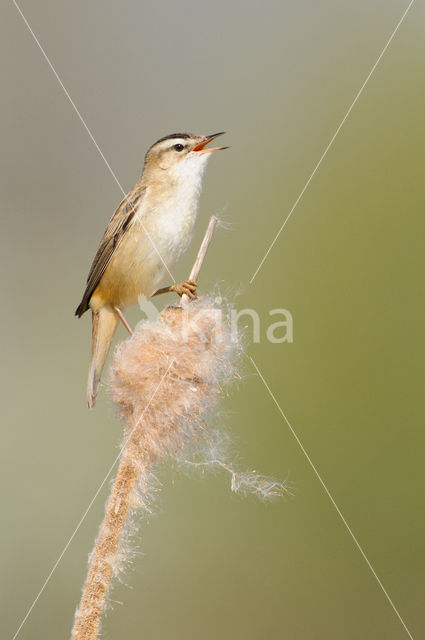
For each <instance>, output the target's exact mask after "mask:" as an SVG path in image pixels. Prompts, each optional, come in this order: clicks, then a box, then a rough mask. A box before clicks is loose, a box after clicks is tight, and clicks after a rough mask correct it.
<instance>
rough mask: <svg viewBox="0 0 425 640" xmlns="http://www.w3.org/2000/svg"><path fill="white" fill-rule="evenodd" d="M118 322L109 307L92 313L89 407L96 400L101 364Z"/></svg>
mask: <svg viewBox="0 0 425 640" xmlns="http://www.w3.org/2000/svg"><path fill="white" fill-rule="evenodd" d="M118 322H119V318H118V315H117V314H116V313H115V311H114V310H113V309H112V308H111V307H102V308H101V309H100V310H99V311H96V312H95V311H93V313H92V323H93V324H92V346H91V355H90V367H89V379H88V382H87V404H88V405H89V408H90V409H91V408H92V407H94V405H95V402H96V398H97V393H98V391H99V382H100V376H101V374H102V369H103V365H104V364H105V360H106V357H107V355H108V351H109V347H110V345H111V341H112V338H113V336H114V333H115V331H116V329H117V326H118Z"/></svg>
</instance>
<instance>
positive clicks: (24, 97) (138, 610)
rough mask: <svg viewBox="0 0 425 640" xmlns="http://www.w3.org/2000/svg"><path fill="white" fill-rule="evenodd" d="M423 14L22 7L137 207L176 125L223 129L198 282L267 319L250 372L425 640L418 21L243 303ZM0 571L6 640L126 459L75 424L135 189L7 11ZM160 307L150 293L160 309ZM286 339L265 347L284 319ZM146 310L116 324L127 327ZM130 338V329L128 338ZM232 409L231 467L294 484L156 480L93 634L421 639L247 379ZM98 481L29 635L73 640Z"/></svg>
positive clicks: (151, 5)
mask: <svg viewBox="0 0 425 640" xmlns="http://www.w3.org/2000/svg"><path fill="white" fill-rule="evenodd" d="M407 4H408V2H407V0H406V1H403V2H401V1H400V0H394V1H391V0H379V1H378V0H367V1H364V0H359V1H358V2H353V1H351V2H347V1H340V2H336V1H333V2H331V1H321V2H313V1H306V0H300V1H299V2H296V3H295V2H288V1H286V0H285V1H279V2H277V1H276V2H254V1H252V0H248V1H245V2H235V1H233V2H232V1H231V2H225V1H223V0H217V1H216V2H214V3H206V2H194V1H188V0H183V1H180V2H178V3H175V2H171V0H168V1H167V2H158V1H157V2H144V3H141V2H135V1H130V0H125V1H123V2H120V3H115V2H101V1H100V0H93V1H91V2H90V3H86V2H81V1H80V0H78V1H77V2H73V3H69V2H53V0H49V1H45V0H41V1H40V2H38V3H35V4H34V3H31V2H28V0H22V2H21V5H20V6H21V8H22V10H23V12H24V14H25V15H26V17H27V19H28V21H29V23H30V24H31V26H32V28H33V30H34V32H35V34H36V35H37V37H38V38H39V40H40V43H41V44H42V46H43V47H45V50H46V53H47V54H48V56H50V58H51V60H52V62H53V64H54V66H55V68H56V70H57V72H58V73H59V75H60V77H61V79H62V80H63V82H64V84H65V86H66V88H67V89H68V91H69V93H70V95H71V96H72V98H73V100H74V101H75V104H76V105H77V107H78V109H79V110H80V111H81V114H82V115H83V117H84V119H85V120H86V122H87V124H88V126H89V128H90V129H91V131H92V132H93V135H94V136H95V138H96V141H97V142H98V144H99V145H100V147H101V149H102V151H103V152H104V154H105V156H106V158H107V159H108V161H109V162H110V164H111V166H112V168H113V170H114V171H115V173H116V175H117V177H118V179H119V180H120V182H121V184H122V185H123V186H124V188H125V189H128V188H130V187H131V186H132V185H133V184H134V182H135V181H136V179H137V177H138V176H139V173H140V170H141V167H142V162H143V156H144V153H145V151H146V149H147V147H148V146H149V145H150V144H151V143H152V142H153V141H154V140H156V139H157V138H159V137H161V136H162V135H164V134H167V133H170V132H173V131H181V130H183V131H184V130H189V131H193V132H196V133H213V132H215V131H220V130H222V129H224V130H226V131H227V132H228V133H227V135H226V136H225V137H223V138H222V140H223V144H229V145H231V149H230V150H229V151H227V152H226V153H223V154H217V156H215V157H214V158H213V159H212V160H211V162H210V166H209V167H208V170H207V174H206V178H205V183H204V191H203V196H202V200H201V213H200V217H199V219H198V224H197V231H196V236H195V239H194V242H193V244H192V245H191V248H190V250H189V251H188V253H187V254H186V256H185V258H184V259H183V260H182V262H181V263H180V265H179V266H178V268H177V269H176V270H175V271H176V276H177V277H178V278H185V277H186V276H187V274H188V271H189V268H190V266H191V264H192V262H193V259H194V256H195V253H196V250H197V247H198V245H199V242H200V239H201V237H202V234H203V230H204V228H205V226H206V222H207V219H208V217H209V216H210V215H212V214H213V213H216V212H220V211H222V209H223V207H226V209H225V212H224V214H223V217H224V219H225V221H226V223H227V226H228V229H227V230H222V231H219V232H217V234H216V237H215V239H214V242H213V245H212V247H211V250H210V253H209V255H208V258H207V261H206V264H205V266H204V269H203V272H202V277H201V286H202V289H203V290H204V291H206V290H208V289H209V288H211V287H212V286H213V285H214V283H216V282H219V283H220V286H221V288H222V291H223V292H224V293H225V294H228V295H229V296H233V295H234V293H235V292H239V293H238V297H237V298H236V305H237V307H238V308H245V307H250V308H253V309H256V310H257V311H258V313H259V315H260V318H261V322H262V335H261V341H260V343H259V344H250V345H249V346H248V353H249V354H250V355H251V356H252V357H253V358H254V359H255V361H256V363H257V365H258V367H259V368H260V370H261V371H262V373H263V375H264V377H265V379H266V380H267V382H268V384H269V385H270V387H271V389H272V391H273V392H274V394H275V396H276V398H277V400H278V402H279V403H280V405H281V407H282V409H283V411H284V412H285V413H286V415H287V416H288V419H289V420H290V421H291V423H292V426H293V428H294V430H295V431H296V433H297V434H298V436H299V438H300V439H301V441H302V443H303V445H304V446H305V448H306V450H307V451H308V453H309V455H310V456H311V459H312V461H313V462H314V464H315V465H316V466H317V468H318V470H319V472H320V473H321V474H322V477H323V479H324V481H325V483H326V484H327V486H328V488H329V490H330V492H331V493H332V495H333V496H334V498H335V500H336V503H337V504H338V506H339V507H340V509H341V510H342V513H343V514H344V516H345V518H346V519H347V521H348V523H349V525H350V526H351V527H352V529H353V532H354V533H355V535H356V536H357V537H358V540H359V542H360V544H361V545H362V546H363V548H364V550H365V552H366V554H367V556H368V558H369V560H370V562H371V563H372V565H373V567H374V569H375V570H376V572H377V574H378V576H379V577H380V579H381V580H382V582H383V584H384V585H385V587H386V589H387V590H388V593H389V594H390V596H391V598H392V599H393V601H394V603H395V605H396V607H397V608H398V610H399V612H400V615H401V616H402V618H403V619H404V621H405V623H406V625H407V627H408V628H409V630H410V632H411V634H412V636H413V637H415V638H419V637H424V627H425V625H424V619H423V602H424V583H423V576H424V565H425V557H424V550H423V540H424V525H425V522H424V502H423V485H424V464H423V446H424V436H423V424H424V402H423V398H424V338H423V333H424V312H425V304H424V301H425V296H424V293H425V292H424V278H423V269H424V250H423V238H424V231H425V223H424V206H423V204H424V199H425V181H424V145H425V124H424V106H425V89H424V82H423V80H424V70H425V69H424V67H425V64H424V61H425V55H424V54H425V41H424V37H423V34H424V25H425V5H424V3H421V2H415V3H414V4H413V6H412V9H411V10H410V12H409V14H408V15H407V17H406V19H405V21H404V23H403V24H402V26H401V28H400V30H399V32H398V33H397V35H396V37H395V38H394V40H393V42H392V44H391V45H390V47H389V49H388V51H387V52H386V54H385V55H384V57H383V59H382V61H381V63H380V64H379V66H378V68H377V69H376V72H375V74H374V75H373V77H372V78H371V80H370V83H369V84H368V86H367V87H366V89H365V91H364V93H363V95H362V96H361V98H360V99H359V101H358V103H357V105H356V106H355V108H354V109H353V111H352V113H351V115H350V116H349V118H348V119H347V121H346V123H345V125H344V127H343V128H342V130H341V132H340V134H339V136H338V137H337V139H336V140H335V143H334V144H333V146H332V147H331V149H330V151H329V153H328V155H327V156H326V158H325V160H324V162H323V164H322V165H321V167H320V168H319V170H318V171H317V174H316V175H315V177H314V178H313V180H312V182H311V184H310V186H309V187H308V189H307V191H306V192H305V194H304V196H303V198H302V199H301V201H300V203H299V205H298V206H297V208H296V209H295V211H294V214H293V216H292V217H291V219H290V221H289V222H288V224H287V225H286V227H285V229H284V231H283V232H282V234H281V236H280V238H279V239H278V241H277V242H276V244H275V246H274V248H273V250H272V252H271V253H270V255H269V257H268V259H267V260H266V262H265V263H264V265H263V267H262V269H261V271H260V272H259V274H258V276H257V278H256V279H255V281H254V283H253V284H252V285H250V284H249V281H250V279H251V277H252V275H253V273H254V271H255V269H256V267H257V265H258V263H259V261H260V260H261V258H262V256H263V255H264V253H265V251H266V249H267V247H268V246H269V244H270V242H271V241H272V240H273V238H274V236H275V234H276V232H277V230H278V229H279V227H280V225H281V223H282V222H283V220H284V218H285V217H286V216H287V214H288V212H289V210H290V208H291V206H292V204H293V203H294V201H295V200H296V198H297V197H298V195H299V193H300V191H301V189H302V188H303V186H304V185H305V183H306V181H307V179H308V177H309V176H310V174H311V172H312V171H313V169H314V167H315V165H316V163H317V161H318V159H319V158H320V155H321V154H322V152H323V150H324V149H325V147H326V145H327V144H328V142H329V140H330V138H331V136H332V135H333V133H334V132H335V130H336V128H337V126H338V124H339V123H340V121H341V120H342V118H343V116H344V115H345V113H346V111H347V109H348V107H349V106H350V104H351V103H352V100H353V99H354V96H355V95H356V93H357V91H358V89H359V88H360V86H361V85H362V83H363V81H364V80H365V78H366V76H367V74H368V72H369V71H370V69H371V67H372V65H373V64H374V62H375V61H376V59H377V57H378V55H379V54H380V52H381V51H382V48H383V47H384V45H385V43H386V41H387V40H388V38H389V36H390V34H391V32H392V31H393V29H394V27H395V25H396V24H397V22H398V20H399V18H400V17H401V15H402V13H403V12H404V10H405V8H406V6H407ZM0 17H1V25H2V27H1V29H2V32H3V33H2V37H1V39H0V49H1V56H0V60H1V62H0V64H1V66H2V71H3V73H2V79H3V81H2V101H1V118H0V122H1V128H2V133H1V140H2V153H1V163H2V164H1V171H0V180H1V192H0V198H1V215H2V233H1V261H2V269H1V270H2V275H3V278H2V287H3V290H2V304H3V308H2V313H1V322H2V325H3V328H2V335H3V347H2V351H3V367H2V382H1V390H2V407H3V435H2V447H1V449H2V453H1V457H2V460H1V467H0V468H1V474H2V484H1V486H2V494H3V495H2V521H3V526H2V532H1V538H2V540H1V545H0V549H1V556H2V557H1V566H2V576H3V580H2V583H3V586H2V598H1V601H0V602H1V608H2V611H1V621H2V622H1V626H2V628H3V629H2V633H1V636H2V637H3V638H12V637H13V635H14V633H15V632H16V630H17V628H18V626H19V624H20V622H21V621H22V619H23V617H24V616H25V614H26V612H27V611H28V609H29V607H30V605H31V603H32V602H33V600H34V598H35V596H36V595H37V593H38V591H39V589H40V587H41V586H42V584H43V582H44V580H45V579H46V577H47V575H48V574H49V572H50V570H51V568H52V566H53V565H54V563H55V561H56V560H57V558H58V556H59V554H60V553H61V552H62V550H63V548H64V545H65V543H66V542H67V540H68V539H69V537H70V535H71V534H72V532H73V531H74V528H75V526H76V525H77V523H78V521H79V520H80V518H81V516H82V514H83V513H84V511H85V509H86V508H87V506H88V504H89V502H90V500H91V499H92V497H93V495H94V494H95V492H96V490H97V488H98V486H99V484H100V482H101V481H102V479H103V478H104V475H105V473H106V471H107V470H108V468H109V466H110V464H111V462H112V460H113V459H114V457H115V455H116V453H117V445H118V443H119V440H120V435H121V430H120V426H119V424H118V423H117V422H116V421H115V419H114V416H113V411H112V409H111V408H110V406H109V405H108V403H107V400H106V396H105V394H104V393H103V394H102V395H101V397H100V399H99V401H98V404H97V406H96V409H95V410H94V411H92V412H89V411H88V410H87V409H86V405H85V386H86V375H87V365H88V354H89V343H90V318H89V316H88V315H87V316H84V318H83V319H82V320H80V321H77V319H76V318H75V317H74V316H73V312H74V309H75V307H76V306H77V304H78V302H79V300H80V298H81V294H82V292H83V288H84V282H85V278H86V275H87V271H88V268H89V265H90V262H91V259H92V257H93V255H94V252H95V250H96V248H97V246H98V242H99V240H100V237H101V234H102V233H103V230H104V228H105V226H106V222H107V221H108V220H109V217H110V216H111V215H112V213H113V211H114V208H115V206H116V205H117V204H118V202H119V201H120V199H121V194H120V191H119V189H118V187H117V185H116V184H115V182H114V180H113V179H112V177H111V175H110V173H109V172H108V170H107V168H106V167H105V164H104V162H103V161H102V159H101V157H100V155H99V153H98V152H97V150H96V148H95V147H94V145H93V143H92V142H91V140H90V138H89V136H88V135H87V132H86V131H85V130H84V128H83V127H82V125H81V122H80V121H79V120H78V118H77V117H76V114H75V113H74V111H73V109H72V107H71V105H70V103H69V102H68V100H67V98H66V96H65V95H64V92H63V91H62V89H61V88H60V86H59V85H58V82H57V81H56V79H55V77H54V76H53V74H52V71H51V70H50V69H49V67H48V65H47V64H46V61H45V60H44V59H43V57H42V54H41V52H40V51H39V50H38V49H37V47H36V45H35V43H34V41H33V39H32V38H31V35H30V33H29V32H28V30H27V28H26V26H25V24H24V22H23V21H22V18H21V17H20V15H19V14H18V12H17V10H16V8H15V7H14V6H13V4H12V3H11V2H8V3H4V4H3V5H2V7H1V9H0ZM172 299H173V298H172V297H171V296H169V297H168V298H167V299H166V298H165V297H164V299H163V300H162V301H160V302H161V304H162V305H164V304H166V303H167V302H170V301H171V300H172ZM277 307H284V308H286V309H288V310H289V311H290V312H291V313H292V315H293V318H294V343H293V344H270V343H269V342H267V340H266V339H265V329H266V327H267V326H268V324H269V322H270V319H269V316H268V312H269V310H270V309H273V308H277ZM139 317H140V312H139V313H138V311H137V309H133V310H132V311H131V312H130V313H129V319H130V320H131V322H132V323H135V322H137V320H138V318H139ZM124 337H125V333H124V330H122V329H121V328H120V330H119V338H120V339H123V338H124ZM243 375H244V379H243V383H242V384H241V385H240V386H239V388H237V389H233V392H232V393H231V395H230V397H229V398H228V399H227V400H226V401H224V402H223V404H222V411H223V422H225V423H226V424H227V427H228V429H229V431H230V433H231V434H232V436H233V438H234V440H235V442H236V445H237V449H238V451H239V454H240V458H241V461H242V462H241V464H242V466H243V467H244V466H245V467H254V468H256V469H258V470H259V471H261V472H263V473H266V474H270V475H274V476H276V477H278V478H286V477H289V479H290V480H291V481H293V482H294V483H295V493H294V497H293V498H290V499H288V500H287V501H285V502H277V503H274V504H272V505H270V504H269V505H264V504H261V503H259V502H258V501H256V500H255V499H254V498H248V499H241V498H238V497H236V496H234V495H232V493H231V491H230V487H229V483H228V478H227V477H225V476H222V475H216V476H212V477H211V476H206V477H204V478H203V479H202V480H199V479H196V478H191V479H189V478H184V477H181V476H180V475H176V474H175V473H174V471H173V470H172V469H168V470H167V469H164V470H162V472H161V480H162V481H163V491H162V494H161V498H160V511H161V513H160V515H159V516H158V517H156V518H154V519H152V520H151V522H150V523H149V524H144V525H143V527H142V530H141V533H142V535H143V542H142V545H141V550H142V556H141V557H139V558H138V559H137V561H136V563H135V566H134V569H133V571H131V572H130V573H129V574H128V576H127V585H128V586H120V587H118V588H117V589H115V591H114V592H113V594H112V598H113V599H114V600H116V601H120V602H122V603H123V604H122V605H120V604H114V607H113V611H110V612H109V613H108V615H107V617H106V619H105V622H104V627H103V637H104V638H150V639H151V640H155V639H157V640H159V639H161V640H162V639H165V638H173V639H179V640H183V639H185V640H186V639H194V638H201V637H202V638H205V639H208V640H209V639H213V638H214V639H215V638H220V639H222V640H227V639H230V638H232V639H233V638H245V639H249V640H251V639H252V640H257V639H258V638H291V639H297V640H298V639H302V640H309V639H321V640H322V639H326V640H336V639H338V640H339V639H341V638H345V639H350V640H351V639H358V638H367V639H376V638H385V639H391V640H392V639H394V640H395V639H398V638H400V639H402V638H406V637H408V636H407V633H406V631H405V630H404V629H403V627H402V625H401V623H400V621H399V620H398V619H397V617H396V615H395V613H394V611H393V610H392V609H391V607H390V605H389V603H388V601H387V600H386V598H385V596H384V594H383V592H382V590H381V589H380V587H379V585H378V583H377V582H376V580H375V578H374V577H373V575H372V573H371V572H370V570H369V568H368V567H367V565H366V563H365V561H364V559H363V558H362V557H361V555H360V553H359V551H358V549H357V548H356V547H355V544H354V542H353V540H352V539H351V538H350V536H349V534H348V533H347V531H346V529H345V528H344V525H343V523H342V521H341V519H340V518H339V516H338V514H337V512H336V511H335V509H334V507H333V506H332V504H331V502H330V500H329V498H328V497H327V496H326V494H325V493H324V491H323V488H322V487H321V486H320V484H319V482H318V480H317V478H316V477H315V476H314V474H313V471H312V469H311V467H310V466H309V464H308V462H307V460H306V458H305V456H304V454H303V453H302V451H301V450H300V448H299V446H298V444H297V443H296V441H295V440H294V437H293V436H292V434H291V432H290V431H289V429H288V427H287V425H286V424H285V422H284V421H283V419H282V418H281V416H280V414H279V413H278V411H277V409H276V407H275V406H274V404H273V402H272V400H271V398H270V396H269V395H268V393H267V390H266V389H265V387H264V385H263V384H262V382H261V381H260V379H259V378H258V377H257V376H256V374H255V372H254V370H253V369H252V367H251V365H250V363H249V361H246V363H245V364H244V370H243ZM106 495H107V487H104V489H103V491H102V492H101V494H100V496H99V497H98V498H97V500H96V501H95V503H94V505H93V507H92V508H91V510H90V511H89V513H88V515H87V517H86V519H85V520H84V522H83V524H82V526H81V528H80V529H79V531H78V533H77V534H76V535H75V537H74V539H73V540H72V543H71V544H70V546H69V548H68V550H67V551H66V553H65V554H64V556H63V558H62V560H61V562H60V564H59V565H58V567H57V569H56V571H55V572H54V574H53V576H52V578H51V580H50V581H49V583H48V585H47V587H46V589H45V590H44V592H43V594H42V595H41V597H40V599H39V600H38V602H37V604H36V605H35V607H34V609H33V611H32V612H31V615H30V616H29V617H28V620H27V621H26V623H25V625H24V626H23V627H22V630H21V632H20V634H19V636H18V637H19V638H21V639H22V640H27V639H28V640H29V639H36V638H37V639H38V638H43V640H50V639H55V640H57V639H58V638H67V637H68V636H69V632H70V628H71V624H72V619H73V614H74V610H75V607H76V605H77V602H78V600H79V596H80V589H81V586H82V583H83V579H84V576H85V571H86V562H87V554H88V553H89V551H90V550H91V549H92V545H93V541H94V537H95V535H96V532H97V529H98V525H99V523H100V520H101V518H102V514H103V505H104V501H105V499H106Z"/></svg>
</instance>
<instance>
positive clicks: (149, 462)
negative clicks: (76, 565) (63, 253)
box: [72, 219, 287, 640]
mask: <svg viewBox="0 0 425 640" xmlns="http://www.w3.org/2000/svg"><path fill="white" fill-rule="evenodd" d="M215 224H216V219H212V220H211V221H210V225H209V226H208V230H207V233H206V236H205V238H204V242H203V243H202V245H201V248H200V251H199V254H198V259H197V262H196V263H195V265H194V269H193V270H192V274H194V273H195V276H196V277H197V275H198V274H199V268H200V264H201V263H202V260H203V257H204V256H205V252H206V248H207V246H208V243H209V241H210V239H211V235H212V231H213V229H214V227H215ZM195 267H196V268H195ZM237 353H238V342H237V341H235V339H234V336H233V334H232V331H231V325H230V321H229V317H228V315H227V314H226V313H225V310H223V308H222V307H221V306H220V307H217V305H216V304H215V303H214V301H213V300H211V299H205V300H197V301H194V302H190V304H184V305H183V306H179V307H168V308H167V309H165V310H164V311H163V312H162V314H161V316H160V317H159V318H158V319H157V320H155V321H153V322H149V321H146V322H144V323H141V324H140V325H139V327H138V328H137V330H136V331H135V333H134V334H133V336H132V337H131V338H129V339H128V340H126V341H124V342H122V343H120V344H119V345H118V347H117V348H116V350H115V354H114V358H113V362H112V366H111V371H112V375H111V381H110V385H109V387H110V395H111V398H112V401H113V402H114V404H115V405H116V407H117V408H118V411H119V417H120V419H121V421H122V422H123V424H124V440H123V445H122V452H121V462H120V465H119V468H118V473H117V477H116V479H115V482H114V484H113V486H112V489H111V494H110V497H109V499H108V502H107V505H106V511H105V517H104V520H103V523H102V525H101V527H100V531H99V534H98V537H97V540H96V543H95V548H94V551H93V553H92V555H91V558H90V561H89V570H88V575H87V578H86V581H85V584H84V588H83V594H82V598H81V602H80V605H79V608H78V610H77V612H76V614H75V622H74V628H73V631H72V639H73V640H96V638H98V634H99V631H100V624H101V616H102V613H103V611H104V609H105V606H106V604H107V597H108V592H109V589H110V587H111V584H112V581H113V580H114V579H115V578H119V577H120V576H121V575H122V572H123V571H124V569H125V568H126V565H127V564H128V561H129V553H130V550H131V547H130V545H129V538H130V537H131V534H132V532H134V531H137V524H136V523H137V519H138V518H139V516H140V515H145V516H146V515H147V516H149V515H150V514H151V512H152V506H151V505H152V504H153V501H154V497H155V493H156V491H157V489H158V485H157V480H156V478H155V475H154V472H155V470H156V468H157V465H158V462H159V461H162V460H165V459H171V460H173V461H174V463H175V465H176V466H177V467H179V468H180V469H182V470H186V471H187V470H190V471H196V470H200V471H203V470H206V469H220V470H225V471H226V472H227V473H229V474H230V475H231V487H232V490H233V491H236V492H239V493H241V494H242V495H245V494H247V493H251V494H254V495H256V496H258V497H260V498H261V499H263V500H269V499H272V498H274V497H277V496H281V495H283V494H284V493H286V492H287V487H286V484H285V483H281V482H276V481H274V480H272V479H270V478H267V477H265V476H261V475H259V474H257V473H256V472H255V471H248V472H239V471H237V470H235V469H234V468H233V465H232V462H231V461H229V454H228V438H227V436H226V434H224V433H223V432H222V431H221V430H218V429H212V428H211V427H210V426H209V425H208V421H207V420H206V417H209V416H210V415H211V411H212V409H213V408H214V406H215V404H216V403H217V400H218V398H219V395H220V393H221V392H222V389H223V385H224V384H225V383H226V382H228V381H229V380H231V379H233V378H235V377H237V376H238V372H237V369H236V367H235V364H234V363H235V357H236V355H237ZM136 516H137V518H136Z"/></svg>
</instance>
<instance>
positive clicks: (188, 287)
mask: <svg viewBox="0 0 425 640" xmlns="http://www.w3.org/2000/svg"><path fill="white" fill-rule="evenodd" d="M197 286H198V284H197V282H193V280H186V281H185V282H181V283H180V284H172V285H171V287H170V291H174V293H177V295H178V296H180V297H182V296H184V295H186V296H188V297H189V298H190V299H191V300H196V298H197V297H198V296H197V295H196V288H197Z"/></svg>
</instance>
